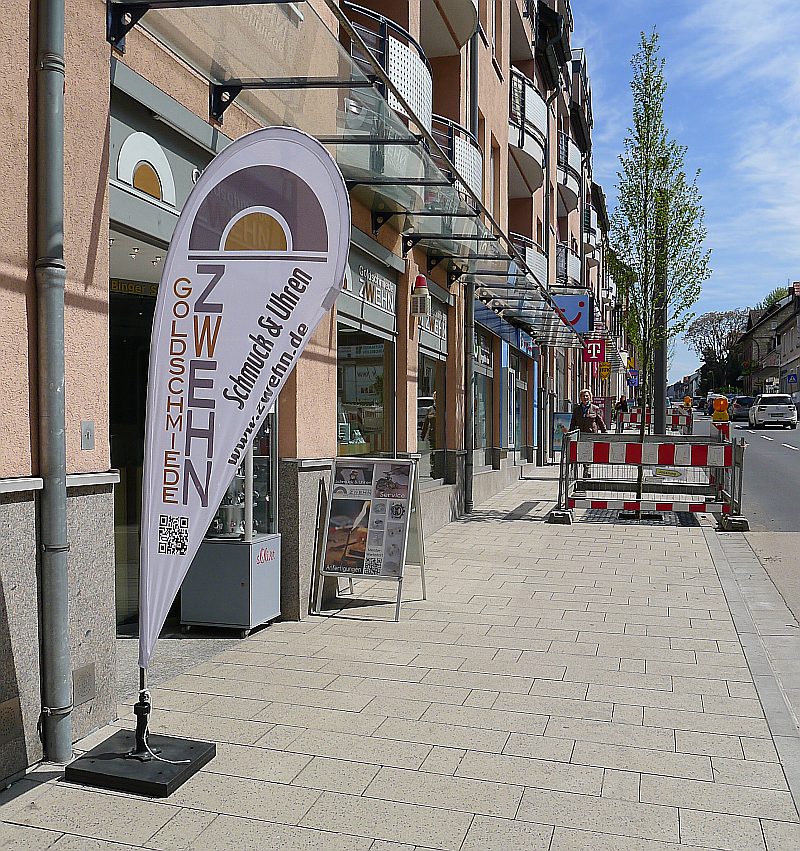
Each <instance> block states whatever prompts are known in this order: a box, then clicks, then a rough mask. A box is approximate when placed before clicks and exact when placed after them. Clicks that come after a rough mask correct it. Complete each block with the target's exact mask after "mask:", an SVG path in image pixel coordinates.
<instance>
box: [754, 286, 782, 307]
mask: <svg viewBox="0 0 800 851" xmlns="http://www.w3.org/2000/svg"><path fill="white" fill-rule="evenodd" d="M787 295H789V287H775V289H774V290H772V291H771V292H769V293H767V295H765V296H764V298H763V299H762V300H761V301H760V302H759V303H758V304H757V305H756V310H769V308H770V307H772V305H773V304H777V303H778V302H779V301H780V300H781V299H783V298H786V296H787Z"/></svg>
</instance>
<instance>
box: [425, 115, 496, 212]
mask: <svg viewBox="0 0 800 851" xmlns="http://www.w3.org/2000/svg"><path fill="white" fill-rule="evenodd" d="M431 133H432V134H433V138H434V139H436V141H437V142H438V143H439V146H440V147H441V149H442V150H443V151H444V152H445V154H447V159H448V160H449V161H450V163H452V164H453V165H454V166H455V167H456V171H457V172H458V173H459V174H460V175H461V176H462V177H463V178H464V182H465V183H466V184H467V186H469V188H470V189H471V190H472V191H473V192H474V193H475V195H477V196H478V198H482V197H483V154H482V153H481V147H480V145H479V144H478V140H477V139H476V138H475V137H474V136H473V135H472V133H470V132H469V130H467V128H466V127H462V126H461V125H460V124H458V123H457V122H455V121H451V120H450V119H449V118H445V117H444V116H442V115H434V116H433V127H432V130H431ZM433 160H434V162H435V163H436V165H438V166H439V168H440V169H441V170H442V171H443V172H444V173H445V174H446V175H448V176H449V177H453V174H452V171H451V169H450V165H449V163H447V162H444V161H442V160H441V158H440V157H437V156H436V154H434V155H433ZM458 188H459V189H460V190H461V191H462V192H463V187H462V186H460V185H459V186H458Z"/></svg>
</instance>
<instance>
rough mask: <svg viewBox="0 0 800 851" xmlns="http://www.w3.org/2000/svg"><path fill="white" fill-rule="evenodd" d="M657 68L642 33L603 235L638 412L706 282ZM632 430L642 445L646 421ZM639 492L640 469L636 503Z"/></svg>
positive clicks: (695, 208) (705, 260)
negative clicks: (630, 352)
mask: <svg viewBox="0 0 800 851" xmlns="http://www.w3.org/2000/svg"><path fill="white" fill-rule="evenodd" d="M664 66H665V62H664V59H663V58H662V56H661V55H660V51H659V41H658V33H657V31H656V30H655V29H654V30H653V31H652V32H651V33H650V34H649V35H647V34H646V33H644V32H643V33H641V38H640V42H639V47H638V49H637V51H636V53H634V55H633V58H632V59H631V68H632V71H633V74H632V79H631V93H632V95H633V111H632V121H631V126H630V127H629V128H628V133H627V136H626V138H625V140H624V142H623V152H622V154H620V157H619V162H620V169H619V171H618V172H617V197H618V201H617V207H616V210H615V211H614V214H613V216H612V217H611V228H610V233H609V242H610V246H611V251H610V252H609V254H610V258H609V260H610V263H609V268H610V271H611V274H612V276H613V277H614V279H615V281H616V283H617V286H618V289H619V291H620V294H621V297H622V302H623V304H624V305H625V312H624V314H623V323H624V326H625V330H626V332H627V334H628V338H629V339H630V341H631V342H632V344H633V346H634V348H635V350H636V353H637V360H638V365H639V376H640V377H639V380H640V383H641V387H640V395H641V396H642V398H643V399H644V400H645V404H647V402H648V401H650V400H651V399H652V387H653V378H654V368H655V361H656V352H657V351H659V350H660V349H661V347H662V346H667V344H668V341H669V340H670V339H671V338H674V337H676V336H677V335H678V334H680V333H682V332H683V331H684V330H685V329H686V327H687V326H688V324H689V322H691V320H692V319H693V318H694V314H693V312H692V308H693V306H694V305H695V303H696V302H697V299H698V298H699V296H700V289H701V287H702V284H703V281H705V280H706V279H707V278H708V277H709V275H710V268H709V260H710V251H708V250H707V249H706V248H705V246H704V242H705V238H706V229H705V225H704V223H703V217H704V210H703V206H702V198H701V195H700V191H699V189H698V186H697V179H698V176H699V172H698V173H697V174H695V176H694V177H693V178H692V179H690V178H688V177H687V175H686V168H685V157H686V148H685V147H684V146H682V145H679V144H678V143H677V142H676V141H675V140H674V139H672V138H670V135H669V132H668V130H667V127H666V124H665V122H664V96H665V94H666V90H667V84H666V80H665V79H664ZM658 404H659V405H663V404H664V400H663V399H659V400H658ZM652 410H653V412H654V413H655V409H654V408H653V409H652ZM639 428H640V430H639V439H640V441H641V442H642V443H643V442H644V436H645V431H646V417H644V416H643V417H642V422H641V425H640V427H639ZM642 485H643V469H642V468H641V467H640V468H639V473H638V484H637V497H638V498H639V499H641V496H642Z"/></svg>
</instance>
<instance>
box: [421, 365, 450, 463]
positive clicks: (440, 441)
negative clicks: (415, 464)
mask: <svg viewBox="0 0 800 851" xmlns="http://www.w3.org/2000/svg"><path fill="white" fill-rule="evenodd" d="M446 380H447V369H446V362H445V361H443V360H439V359H438V358H432V357H428V356H427V355H423V354H421V355H420V356H419V371H418V372H417V452H419V454H420V455H421V456H422V457H421V458H420V462H419V475H420V478H421V479H443V478H444V464H445V440H446V437H445V415H446V401H447V395H446V390H445V387H446Z"/></svg>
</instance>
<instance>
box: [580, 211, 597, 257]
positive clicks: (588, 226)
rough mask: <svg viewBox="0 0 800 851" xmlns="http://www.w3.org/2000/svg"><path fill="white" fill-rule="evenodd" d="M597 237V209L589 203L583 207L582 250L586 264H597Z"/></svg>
mask: <svg viewBox="0 0 800 851" xmlns="http://www.w3.org/2000/svg"><path fill="white" fill-rule="evenodd" d="M597 248H598V239H597V210H595V208H594V207H593V206H592V205H591V204H585V205H584V207H583V250H584V251H585V252H586V264H587V265H588V266H599V265H600V259H599V257H598V253H599V252H598V251H597Z"/></svg>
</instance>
